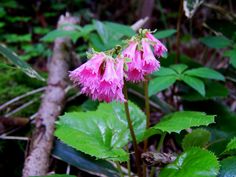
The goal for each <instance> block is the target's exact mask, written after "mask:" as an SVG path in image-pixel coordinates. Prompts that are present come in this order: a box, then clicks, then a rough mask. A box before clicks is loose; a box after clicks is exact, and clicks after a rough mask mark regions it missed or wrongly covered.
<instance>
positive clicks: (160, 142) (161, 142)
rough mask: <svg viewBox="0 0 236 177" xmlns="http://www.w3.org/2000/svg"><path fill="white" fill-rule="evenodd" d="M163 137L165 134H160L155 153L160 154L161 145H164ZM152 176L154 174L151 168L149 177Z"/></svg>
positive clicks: (153, 168)
mask: <svg viewBox="0 0 236 177" xmlns="http://www.w3.org/2000/svg"><path fill="white" fill-rule="evenodd" d="M165 136H166V133H162V134H161V138H160V141H159V143H158V145H157V152H160V151H161V148H162V146H163V143H164V139H165ZM154 174H155V167H152V168H151V172H150V176H149V177H153V176H154Z"/></svg>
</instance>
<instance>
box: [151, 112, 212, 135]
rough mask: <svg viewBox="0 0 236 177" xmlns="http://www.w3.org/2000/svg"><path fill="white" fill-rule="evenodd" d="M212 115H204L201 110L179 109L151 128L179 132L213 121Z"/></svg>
mask: <svg viewBox="0 0 236 177" xmlns="http://www.w3.org/2000/svg"><path fill="white" fill-rule="evenodd" d="M214 117H215V116H214V115H206V114H205V113H203V112H194V111H181V112H175V113H172V114H168V115H166V116H165V117H163V118H162V119H161V121H160V122H159V123H158V124H156V125H155V126H154V127H153V128H155V129H159V130H161V131H163V132H168V133H172V132H176V133H180V131H181V130H184V129H187V128H190V127H199V126H203V125H205V126H206V125H209V124H211V123H214Z"/></svg>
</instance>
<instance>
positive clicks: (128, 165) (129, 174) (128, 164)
mask: <svg viewBox="0 0 236 177" xmlns="http://www.w3.org/2000/svg"><path fill="white" fill-rule="evenodd" d="M126 151H127V152H129V146H128V145H127V146H126ZM127 168H128V176H129V177H131V168H130V161H129V160H128V161H127Z"/></svg>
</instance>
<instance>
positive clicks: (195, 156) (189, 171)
mask: <svg viewBox="0 0 236 177" xmlns="http://www.w3.org/2000/svg"><path fill="white" fill-rule="evenodd" d="M218 172H219V163H218V161H217V158H216V156H215V155H214V154H213V153H212V152H210V151H207V150H203V149H200V148H196V147H195V148H191V149H189V150H187V151H186V152H184V153H182V154H181V155H180V156H179V157H178V158H177V159H176V160H175V161H174V162H173V163H172V164H169V165H167V166H166V167H165V168H163V169H162V170H161V172H160V175H159V176H160V177H216V175H217V174H218Z"/></svg>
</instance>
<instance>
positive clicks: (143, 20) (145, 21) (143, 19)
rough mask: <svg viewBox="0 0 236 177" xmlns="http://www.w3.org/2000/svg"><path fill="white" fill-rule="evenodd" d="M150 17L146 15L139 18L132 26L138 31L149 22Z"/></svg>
mask: <svg viewBox="0 0 236 177" xmlns="http://www.w3.org/2000/svg"><path fill="white" fill-rule="evenodd" d="M148 19H149V17H145V18H141V19H139V20H138V21H137V22H135V23H134V24H133V25H132V26H131V28H132V29H133V30H134V31H138V30H139V29H140V28H141V27H142V26H143V25H144V24H145V23H147V21H148Z"/></svg>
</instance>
